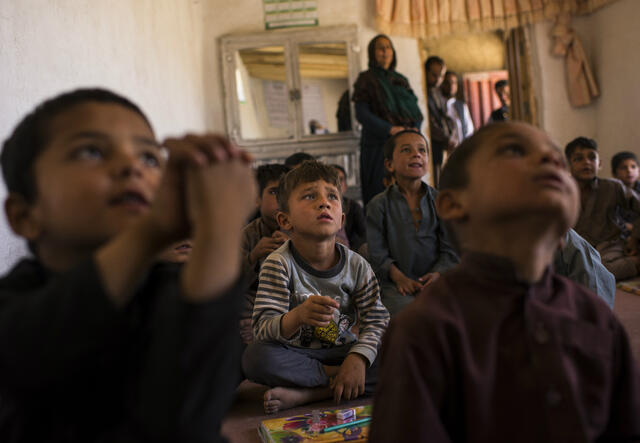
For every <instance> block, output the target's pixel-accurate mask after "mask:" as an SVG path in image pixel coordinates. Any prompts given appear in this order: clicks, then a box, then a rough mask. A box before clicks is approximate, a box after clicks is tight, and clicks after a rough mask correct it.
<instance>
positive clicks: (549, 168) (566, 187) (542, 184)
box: [464, 123, 579, 229]
mask: <svg viewBox="0 0 640 443" xmlns="http://www.w3.org/2000/svg"><path fill="white" fill-rule="evenodd" d="M468 173H469V178H470V180H469V183H468V185H467V187H466V189H465V191H464V192H465V193H466V194H467V198H466V199H465V200H466V203H465V204H466V205H468V210H467V214H468V217H469V218H470V219H473V218H474V217H476V218H481V219H484V220H485V221H488V222H491V221H492V220H495V221H497V220H505V219H509V218H521V217H523V216H524V217H532V216H535V217H538V216H540V215H541V214H544V215H545V216H548V217H553V218H554V219H555V220H557V219H558V217H562V219H563V220H564V222H565V224H566V228H567V229H568V228H569V227H570V226H572V225H573V224H574V223H575V221H576V220H577V216H578V207H579V206H578V205H579V198H578V188H577V185H576V183H575V181H574V180H573V179H572V178H571V175H570V174H569V172H568V171H567V168H566V163H565V160H564V156H563V155H562V153H561V152H560V150H559V149H558V148H557V147H556V146H555V144H554V143H553V142H552V141H551V140H550V139H549V137H548V136H547V135H546V134H545V133H544V132H542V131H540V130H539V129H537V128H535V127H532V126H529V125H525V124H518V123H508V124H504V125H500V127H499V128H497V129H496V130H494V131H493V132H490V133H488V134H487V135H486V136H485V140H483V141H482V147H480V148H479V149H478V151H477V152H476V153H475V154H474V156H473V157H472V158H471V159H470V161H469V164H468Z"/></svg>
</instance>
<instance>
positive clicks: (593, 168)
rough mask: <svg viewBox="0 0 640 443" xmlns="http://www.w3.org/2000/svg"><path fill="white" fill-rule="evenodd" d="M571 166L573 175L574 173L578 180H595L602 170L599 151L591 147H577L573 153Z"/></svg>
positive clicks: (570, 161) (570, 160)
mask: <svg viewBox="0 0 640 443" xmlns="http://www.w3.org/2000/svg"><path fill="white" fill-rule="evenodd" d="M569 167H570V168H571V175H573V177H574V178H575V179H576V180H578V181H589V180H593V179H594V178H595V177H596V174H597V173H598V171H599V170H600V156H599V155H598V151H596V150H595V149H590V148H582V147H578V148H576V149H575V150H574V151H573V152H572V153H571V158H570V159H569Z"/></svg>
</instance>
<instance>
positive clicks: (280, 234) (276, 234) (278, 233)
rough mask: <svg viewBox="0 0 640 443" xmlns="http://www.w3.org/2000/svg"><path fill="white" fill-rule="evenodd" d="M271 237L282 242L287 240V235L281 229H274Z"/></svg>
mask: <svg viewBox="0 0 640 443" xmlns="http://www.w3.org/2000/svg"><path fill="white" fill-rule="evenodd" d="M271 237H273V238H275V239H277V240H279V241H280V242H281V243H284V242H286V241H287V240H289V236H288V235H287V234H285V233H284V232H282V231H275V232H274V233H273V235H272V236H271Z"/></svg>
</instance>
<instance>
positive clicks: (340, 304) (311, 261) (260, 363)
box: [242, 161, 389, 413]
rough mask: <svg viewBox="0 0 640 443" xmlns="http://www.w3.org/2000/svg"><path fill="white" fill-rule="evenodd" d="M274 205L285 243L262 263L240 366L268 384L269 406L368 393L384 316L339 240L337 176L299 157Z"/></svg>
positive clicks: (369, 278)
mask: <svg viewBox="0 0 640 443" xmlns="http://www.w3.org/2000/svg"><path fill="white" fill-rule="evenodd" d="M278 203H279V205H280V209H281V212H279V213H278V215H277V218H278V223H279V225H280V226H281V227H283V228H284V229H286V230H287V231H289V233H290V238H291V240H289V241H287V242H286V243H285V244H284V245H282V246H281V247H280V248H278V249H277V250H276V251H274V252H273V253H271V254H270V255H269V256H268V257H267V259H266V260H265V262H264V264H263V265H262V269H261V271H260V277H259V284H258V293H257V295H256V300H255V304H254V310H253V331H254V336H255V338H256V342H254V343H253V344H251V345H249V346H248V347H247V349H246V351H245V353H244V356H243V362H242V366H243V370H244V373H245V374H246V376H247V378H249V379H250V380H253V381H255V382H258V383H262V384H265V385H268V386H271V387H272V389H269V390H268V391H267V392H266V393H265V396H264V408H265V412H267V413H272V412H277V411H278V410H281V409H286V408H290V407H293V406H297V405H299V404H304V403H308V402H311V401H314V400H320V399H324V398H330V397H331V396H333V397H334V398H335V399H336V401H339V400H340V399H341V398H342V397H344V398H345V399H347V400H350V399H352V398H356V397H358V396H359V395H361V394H363V393H365V392H366V393H370V392H372V390H373V387H374V384H375V380H374V377H373V373H374V371H373V370H372V367H374V362H375V359H376V355H377V352H378V347H379V344H380V339H381V337H382V334H383V333H384V330H385V328H386V326H387V324H388V321H389V314H388V312H387V310H386V309H385V308H384V306H383V305H382V302H381V301H380V295H379V290H378V282H377V280H376V277H375V275H374V273H373V271H372V270H371V267H370V266H369V264H368V263H367V262H366V260H364V259H363V258H362V257H361V256H359V255H358V254H356V253H354V252H353V251H350V250H349V249H348V248H346V247H344V246H343V245H340V244H338V243H336V233H337V232H338V231H339V230H340V228H341V226H342V223H343V222H344V214H343V212H342V205H341V196H340V191H339V180H338V176H337V173H336V172H335V170H334V169H333V168H331V167H330V166H326V165H323V164H321V163H318V162H315V161H308V162H305V163H303V164H302V165H301V166H299V167H298V168H296V169H294V170H292V171H291V172H289V173H288V174H287V175H286V176H285V177H284V178H283V179H282V181H281V183H280V187H279V190H278ZM356 323H357V324H358V325H359V329H360V331H359V335H358V337H356V335H355V334H354V333H353V332H352V327H353V326H354V325H355V324H356Z"/></svg>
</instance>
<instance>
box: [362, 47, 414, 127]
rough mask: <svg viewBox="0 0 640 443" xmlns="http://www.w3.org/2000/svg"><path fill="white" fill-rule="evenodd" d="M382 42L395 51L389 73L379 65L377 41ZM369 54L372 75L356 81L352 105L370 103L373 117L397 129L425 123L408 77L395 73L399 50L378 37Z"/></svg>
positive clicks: (365, 74) (367, 74)
mask: <svg viewBox="0 0 640 443" xmlns="http://www.w3.org/2000/svg"><path fill="white" fill-rule="evenodd" d="M379 38H386V39H387V40H388V41H389V43H390V44H391V49H392V50H393V60H392V61H391V64H390V65H389V69H384V68H383V67H381V66H378V65H377V63H376V56H375V50H376V41H377V40H378V39H379ZM367 52H368V55H369V71H367V72H366V73H363V74H361V76H360V77H359V78H358V81H356V84H355V88H354V89H355V91H354V96H353V101H355V102H359V101H364V102H367V103H369V105H370V106H371V110H372V112H373V113H374V114H376V115H378V116H379V117H381V118H383V119H385V120H386V121H388V122H390V123H392V124H394V125H401V126H415V125H417V124H418V123H419V122H420V121H422V119H423V116H422V112H421V111H420V108H419V107H418V98H417V97H416V96H415V94H414V93H413V91H412V90H411V87H410V86H409V81H408V80H407V79H406V77H405V76H403V75H402V74H400V73H398V72H396V70H395V67H396V63H397V60H396V50H395V48H394V47H393V43H391V39H390V38H389V37H387V36H386V35H384V34H379V35H377V36H375V37H374V38H373V39H372V40H371V41H370V42H369V46H368V48H367Z"/></svg>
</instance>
